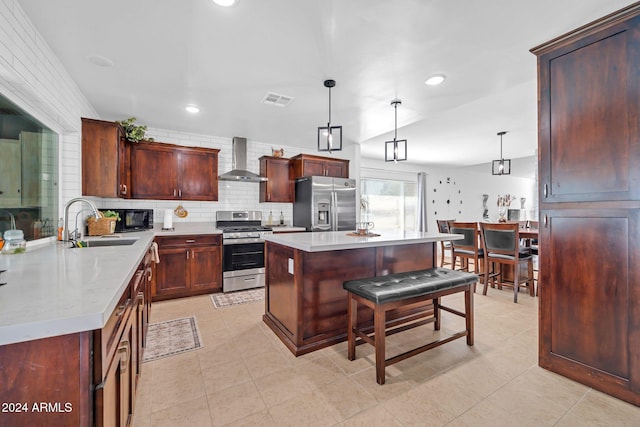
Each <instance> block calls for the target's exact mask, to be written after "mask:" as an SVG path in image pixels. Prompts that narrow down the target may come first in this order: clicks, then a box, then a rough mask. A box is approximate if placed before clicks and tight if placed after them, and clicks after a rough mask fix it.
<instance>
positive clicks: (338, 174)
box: [325, 160, 349, 178]
mask: <svg viewBox="0 0 640 427" xmlns="http://www.w3.org/2000/svg"><path fill="white" fill-rule="evenodd" d="M325 171H326V172H325V174H326V176H332V177H334V178H349V164H348V163H346V162H344V161H343V160H337V161H334V160H327V161H326V162H325Z"/></svg>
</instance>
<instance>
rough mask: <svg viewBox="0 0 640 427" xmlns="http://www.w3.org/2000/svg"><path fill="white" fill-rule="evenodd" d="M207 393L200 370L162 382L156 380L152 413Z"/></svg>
mask: <svg viewBox="0 0 640 427" xmlns="http://www.w3.org/2000/svg"><path fill="white" fill-rule="evenodd" d="M204 395H205V389H204V384H203V382H202V376H201V374H200V372H198V373H197V374H192V375H188V374H185V376H183V377H181V378H180V379H176V380H175V381H166V382H162V383H158V382H154V383H153V390H152V392H151V412H152V414H153V413H155V412H158V411H161V410H163V409H167V408H170V407H171V406H174V405H177V404H180V403H183V402H188V401H190V400H195V399H197V398H200V397H203V396H204Z"/></svg>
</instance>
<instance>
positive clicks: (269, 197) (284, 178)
mask: <svg viewBox="0 0 640 427" xmlns="http://www.w3.org/2000/svg"><path fill="white" fill-rule="evenodd" d="M260 175H262V176H266V177H267V178H268V179H269V180H268V181H266V182H261V183H260V202H261V203H262V202H280V203H293V194H294V189H295V182H294V181H293V180H292V179H291V162H290V161H289V159H287V158H284V157H272V156H262V157H260Z"/></svg>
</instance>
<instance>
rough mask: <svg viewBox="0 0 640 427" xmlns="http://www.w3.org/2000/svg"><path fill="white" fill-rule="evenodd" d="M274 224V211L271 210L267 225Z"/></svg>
mask: <svg viewBox="0 0 640 427" xmlns="http://www.w3.org/2000/svg"><path fill="white" fill-rule="evenodd" d="M272 224H273V212H272V211H269V218H267V225H272Z"/></svg>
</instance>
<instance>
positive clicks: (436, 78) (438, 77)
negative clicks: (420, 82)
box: [424, 74, 446, 86]
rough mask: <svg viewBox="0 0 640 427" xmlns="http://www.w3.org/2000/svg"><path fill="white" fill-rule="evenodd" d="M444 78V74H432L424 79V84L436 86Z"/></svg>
mask: <svg viewBox="0 0 640 427" xmlns="http://www.w3.org/2000/svg"><path fill="white" fill-rule="evenodd" d="M445 78H446V77H445V75H444V74H434V75H433V76H431V77H429V78H428V79H427V80H425V82H424V84H426V85H429V86H438V85H439V84H440V83H442V82H443V81H444V79H445Z"/></svg>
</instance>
